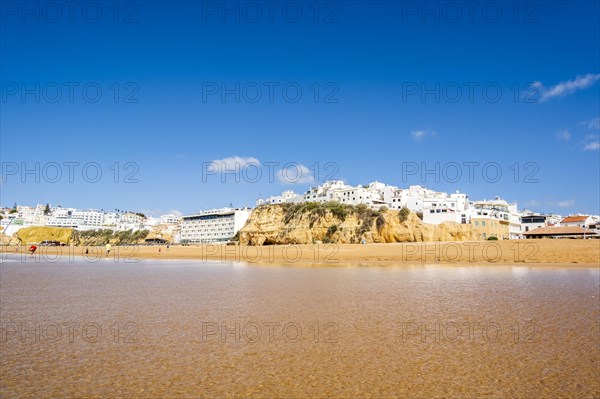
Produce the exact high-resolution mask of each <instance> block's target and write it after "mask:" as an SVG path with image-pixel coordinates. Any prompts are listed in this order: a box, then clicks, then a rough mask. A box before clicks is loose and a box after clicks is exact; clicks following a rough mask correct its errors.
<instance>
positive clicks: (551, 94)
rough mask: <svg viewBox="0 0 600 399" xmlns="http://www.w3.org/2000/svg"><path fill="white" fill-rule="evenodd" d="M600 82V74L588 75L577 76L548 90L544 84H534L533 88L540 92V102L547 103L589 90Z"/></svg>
mask: <svg viewBox="0 0 600 399" xmlns="http://www.w3.org/2000/svg"><path fill="white" fill-rule="evenodd" d="M598 80H600V73H596V74H594V73H588V74H586V75H577V77H575V79H572V80H567V81H564V82H560V83H559V84H557V85H555V86H552V87H549V88H546V87H545V86H544V85H543V84H542V82H534V83H533V86H534V87H536V88H538V90H539V92H540V101H547V100H550V99H552V98H555V97H562V96H566V95H568V94H573V93H575V92H576V91H578V90H583V89H587V88H588V87H590V86H592V85H594V84H595V83H596V82H597V81H598Z"/></svg>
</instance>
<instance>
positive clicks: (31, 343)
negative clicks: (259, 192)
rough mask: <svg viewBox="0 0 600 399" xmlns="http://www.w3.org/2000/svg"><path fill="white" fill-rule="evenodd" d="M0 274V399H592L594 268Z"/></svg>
mask: <svg viewBox="0 0 600 399" xmlns="http://www.w3.org/2000/svg"><path fill="white" fill-rule="evenodd" d="M7 260H8V261H7V262H3V263H2V264H0V273H1V275H0V276H1V278H0V284H1V294H0V295H1V296H0V299H1V307H2V309H1V310H2V313H1V323H2V336H1V340H0V349H1V351H2V356H1V360H0V361H1V372H2V374H1V379H0V380H1V381H0V396H1V397H7V398H8V397H11V398H14V397H36V398H42V397H82V396H86V397H94V396H97V397H121V396H135V397H153V398H154V397H248V396H253V397H265V398H266V397H269V398H271V397H377V398H379V397H498V398H505V397H511V398H531V397H574V398H586V397H589V398H593V397H598V396H599V395H600V383H599V381H598V378H597V374H596V372H597V370H598V367H599V365H600V363H599V356H600V353H599V349H598V348H599V344H600V338H599V327H598V319H599V317H600V305H599V302H598V291H599V271H598V269H594V268H572V267H570V268H568V269H566V268H565V269H560V268H552V269H545V268H540V267H536V268H528V267H526V266H518V267H516V266H506V267H501V266H494V267H473V266H469V267H464V268H463V267H443V266H430V267H423V266H415V267H408V266H403V267H399V268H394V267H386V268H378V267H369V268H359V267H355V268H286V267H282V268H277V267H268V268H266V267H265V268H261V267H253V266H251V267H247V266H244V265H240V264H229V265H223V264H218V265H210V264H206V263H195V262H191V261H173V262H160V261H141V262H140V263H138V264H123V263H120V264H115V263H111V262H109V261H100V262H97V263H93V264H92V263H86V262H80V261H75V262H58V263H21V262H19V261H18V259H17V260H15V261H14V262H11V261H10V259H7Z"/></svg>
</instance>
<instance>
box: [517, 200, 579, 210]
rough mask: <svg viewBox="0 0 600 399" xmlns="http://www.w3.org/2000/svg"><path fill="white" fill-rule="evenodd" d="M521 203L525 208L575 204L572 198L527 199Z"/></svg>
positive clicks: (571, 205) (558, 206) (561, 206)
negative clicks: (553, 199)
mask: <svg viewBox="0 0 600 399" xmlns="http://www.w3.org/2000/svg"><path fill="white" fill-rule="evenodd" d="M523 205H524V206H525V207H527V208H530V209H531V208H533V209H535V208H537V207H541V206H552V207H555V208H571V207H573V206H575V200H574V199H565V200H558V201H540V200H535V199H533V200H529V201H525V202H524V203H523Z"/></svg>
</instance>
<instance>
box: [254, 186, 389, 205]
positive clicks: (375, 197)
mask: <svg viewBox="0 0 600 399" xmlns="http://www.w3.org/2000/svg"><path fill="white" fill-rule="evenodd" d="M397 189H398V188H397V187H394V186H388V185H386V184H383V183H380V182H377V181H376V182H372V183H370V184H369V185H366V186H350V185H348V184H346V183H344V182H343V181H342V180H330V181H327V182H325V183H323V184H322V185H321V186H317V187H311V188H310V189H308V190H307V191H306V192H305V193H304V194H302V195H298V194H296V193H294V192H293V191H284V192H283V193H282V194H281V195H279V196H274V197H269V198H267V199H258V200H257V201H256V205H257V206H260V205H268V204H281V203H286V202H289V203H300V202H319V203H323V202H329V201H334V202H341V203H343V204H348V205H359V204H365V205H367V206H369V207H371V208H373V209H377V208H380V207H382V206H387V207H389V206H390V202H391V199H392V196H393V193H394V192H395V191H396V190H397Z"/></svg>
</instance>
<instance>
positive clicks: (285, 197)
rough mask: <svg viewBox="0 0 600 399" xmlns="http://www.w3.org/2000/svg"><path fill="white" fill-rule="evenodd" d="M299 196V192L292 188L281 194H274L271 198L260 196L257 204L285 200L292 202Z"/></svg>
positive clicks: (278, 202)
mask: <svg viewBox="0 0 600 399" xmlns="http://www.w3.org/2000/svg"><path fill="white" fill-rule="evenodd" d="M296 197H298V194H296V193H295V192H293V191H292V190H286V191H284V192H282V193H281V195H276V196H272V197H269V198H265V199H262V198H259V199H257V200H256V206H261V205H272V204H282V203H284V202H291V200H292V199H294V198H296Z"/></svg>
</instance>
